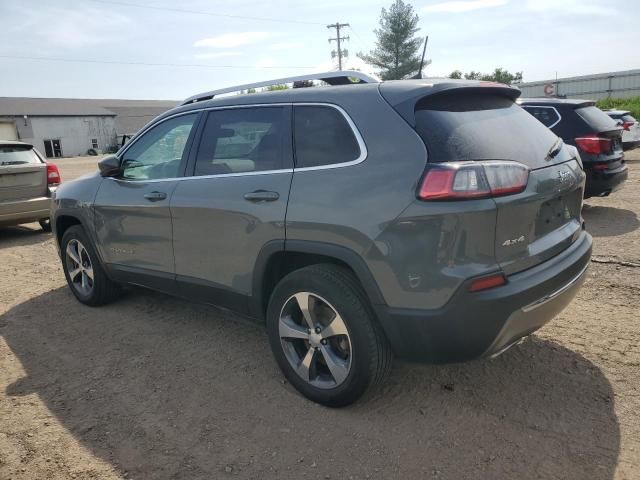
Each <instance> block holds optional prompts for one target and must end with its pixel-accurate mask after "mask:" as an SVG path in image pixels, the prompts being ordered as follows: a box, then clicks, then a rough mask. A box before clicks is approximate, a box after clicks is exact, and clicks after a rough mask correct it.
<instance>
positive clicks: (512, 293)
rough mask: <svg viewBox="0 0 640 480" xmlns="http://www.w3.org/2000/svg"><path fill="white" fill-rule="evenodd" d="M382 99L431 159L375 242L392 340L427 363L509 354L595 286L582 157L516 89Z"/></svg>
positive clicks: (451, 87) (419, 92)
mask: <svg viewBox="0 0 640 480" xmlns="http://www.w3.org/2000/svg"><path fill="white" fill-rule="evenodd" d="M380 91H381V93H382V96H383V97H384V98H385V99H387V100H388V101H389V103H390V104H391V105H392V106H393V107H394V108H395V109H396V110H397V111H398V112H399V114H400V115H401V116H402V117H403V119H404V120H405V121H406V122H407V123H408V124H409V125H410V126H412V127H414V128H415V130H416V132H417V133H418V135H419V136H420V138H421V139H422V140H423V142H424V144H425V146H426V150H427V153H426V158H425V159H423V161H424V162H425V174H424V175H423V176H421V177H420V178H417V179H416V182H417V183H416V198H415V200H414V201H413V202H412V203H411V205H409V207H407V208H406V209H405V210H404V211H403V212H402V214H400V215H399V216H398V218H396V219H395V220H394V221H393V222H392V223H391V224H390V225H389V226H388V227H387V228H386V229H385V230H384V231H383V232H382V234H381V235H380V236H379V237H378V238H377V239H376V241H375V242H374V243H373V245H372V249H373V251H374V252H375V253H374V254H372V255H371V256H372V257H374V258H377V259H378V260H377V261H374V262H372V264H373V265H374V271H375V273H378V275H380V276H385V277H386V280H385V281H383V282H382V283H383V285H385V287H386V288H384V289H383V294H384V295H385V298H386V303H387V305H386V306H383V307H381V308H379V309H378V315H379V317H380V320H381V322H382V324H383V327H384V329H385V332H386V334H387V337H388V338H389V339H390V341H391V343H392V345H393V346H394V350H395V351H396V352H397V353H398V354H399V355H401V356H405V357H407V358H412V359H417V360H428V361H438V362H440V361H459V360H466V359H471V358H474V357H478V356H481V355H494V354H496V353H499V352H500V351H502V350H503V349H505V348H508V347H509V346H510V345H511V344H513V343H514V342H515V341H517V340H518V339H519V338H521V337H522V336H524V335H527V334H529V333H531V332H532V331H534V330H536V329H537V328H539V327H541V326H542V325H543V324H544V323H546V322H547V321H549V320H550V319H551V318H553V316H555V315H556V314H557V313H558V312H559V311H561V310H562V309H563V308H564V307H565V306H566V305H567V304H568V303H569V301H570V300H571V298H573V295H574V294H575V292H576V291H577V288H578V287H579V285H580V284H581V282H582V281H583V279H584V272H585V269H586V267H587V265H588V262H589V258H590V252H591V237H590V236H589V234H588V233H586V232H585V230H584V223H583V221H582V218H581V207H582V196H583V190H584V185H585V174H584V172H583V170H582V167H581V163H580V160H579V157H578V154H577V151H576V149H575V148H573V147H570V146H565V145H564V144H563V143H562V140H560V139H558V137H556V136H555V135H554V134H553V133H552V132H551V131H549V130H548V129H547V128H545V127H544V126H543V125H542V124H540V123H539V122H538V121H536V120H535V119H534V118H533V117H531V116H530V115H529V114H528V113H526V112H524V111H523V110H522V109H521V108H520V107H519V106H517V105H516V104H515V103H514V100H515V98H517V96H518V94H519V92H518V91H517V90H516V89H512V88H508V87H505V86H500V85H496V84H465V83H464V82H460V83H457V82H456V83H453V82H451V83H446V82H445V83H440V84H435V85H433V86H425V87H421V86H420V85H419V84H418V85H416V86H415V89H413V90H412V89H408V88H406V86H405V85H400V84H398V83H395V82H387V83H383V84H382V85H381V87H380ZM416 161H418V160H416ZM382 259H384V260H383V261H381V260H382ZM389 269H390V270H392V271H393V276H391V275H388V272H387V271H385V270H389ZM391 278H393V281H390V279H391Z"/></svg>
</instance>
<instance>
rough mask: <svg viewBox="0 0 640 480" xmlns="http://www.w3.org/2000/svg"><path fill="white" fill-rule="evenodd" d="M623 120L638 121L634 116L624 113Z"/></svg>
mask: <svg viewBox="0 0 640 480" xmlns="http://www.w3.org/2000/svg"><path fill="white" fill-rule="evenodd" d="M622 121H623V122H633V123H635V122H636V119H635V118H634V117H632V116H631V115H623V116H622Z"/></svg>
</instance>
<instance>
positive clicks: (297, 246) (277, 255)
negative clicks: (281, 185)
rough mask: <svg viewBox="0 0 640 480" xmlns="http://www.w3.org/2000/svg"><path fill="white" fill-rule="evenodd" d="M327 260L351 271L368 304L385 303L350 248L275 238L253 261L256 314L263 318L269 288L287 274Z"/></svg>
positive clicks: (375, 285)
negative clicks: (254, 261)
mask: <svg viewBox="0 0 640 480" xmlns="http://www.w3.org/2000/svg"><path fill="white" fill-rule="evenodd" d="M321 263H330V264H334V265H340V266H342V267H345V268H346V269H347V270H349V271H351V272H352V273H353V274H354V276H355V277H356V279H357V280H358V281H359V283H360V285H361V286H362V288H363V290H364V292H365V294H366V295H367V298H368V300H369V302H371V304H374V305H381V304H384V303H385V302H384V298H383V297H382V293H381V292H380V289H379V288H378V284H377V283H376V281H375V279H374V278H373V275H372V274H371V272H370V270H369V268H368V267H367V265H366V263H365V261H364V259H363V258H362V257H361V256H360V255H359V254H358V253H356V252H354V251H353V250H351V249H349V248H346V247H342V246H339V245H333V244H328V243H323V242H314V241H308V240H287V241H286V244H285V241H284V240H278V241H274V242H269V243H268V244H266V245H265V246H264V247H263V248H262V250H261V251H260V254H259V255H258V260H257V262H256V268H255V270H254V277H253V296H254V299H255V301H254V309H255V310H256V311H255V312H254V313H255V315H256V316H257V317H258V318H260V319H264V316H265V312H266V309H267V305H268V303H269V298H270V297H271V292H273V289H274V288H275V286H276V284H277V283H278V282H279V281H280V280H281V279H282V278H284V276H286V275H287V274H289V273H291V272H292V271H294V270H298V269H300V268H303V267H307V266H310V265H317V264H321Z"/></svg>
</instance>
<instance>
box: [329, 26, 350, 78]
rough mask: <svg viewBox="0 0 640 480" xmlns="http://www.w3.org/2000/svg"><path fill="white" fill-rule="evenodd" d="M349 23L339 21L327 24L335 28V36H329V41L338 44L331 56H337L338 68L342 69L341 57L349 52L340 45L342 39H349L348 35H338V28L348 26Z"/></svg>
mask: <svg viewBox="0 0 640 480" xmlns="http://www.w3.org/2000/svg"><path fill="white" fill-rule="evenodd" d="M350 26H351V25H349V24H348V23H340V22H336V23H334V24H332V25H327V28H335V29H336V38H330V39H329V43H331V42H337V44H338V51H337V52H336V51H335V50H334V51H332V52H331V58H335V57H338V70H342V57H347V56H349V52H348V51H347V50H343V49H342V47H341V42H342V41H343V40H349V37H341V36H340V29H341V28H342V27H350Z"/></svg>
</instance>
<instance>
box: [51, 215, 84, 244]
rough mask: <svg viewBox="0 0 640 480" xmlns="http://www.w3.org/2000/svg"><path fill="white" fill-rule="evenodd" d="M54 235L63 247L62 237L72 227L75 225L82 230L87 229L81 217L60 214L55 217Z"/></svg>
mask: <svg viewBox="0 0 640 480" xmlns="http://www.w3.org/2000/svg"><path fill="white" fill-rule="evenodd" d="M53 223H54V233H55V236H56V241H57V242H58V246H61V245H62V244H61V242H62V236H63V235H64V232H66V231H67V230H68V229H69V228H70V227H72V226H74V225H80V226H81V227H82V228H84V229H85V230H86V227H85V226H84V224H83V223H82V220H80V218H79V217H77V216H76V215H72V214H69V213H59V214H57V215H56V216H55V220H54V222H53Z"/></svg>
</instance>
